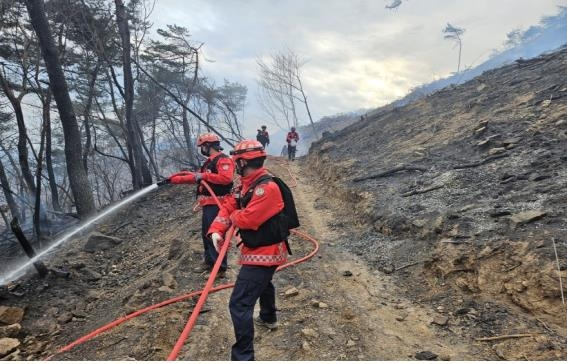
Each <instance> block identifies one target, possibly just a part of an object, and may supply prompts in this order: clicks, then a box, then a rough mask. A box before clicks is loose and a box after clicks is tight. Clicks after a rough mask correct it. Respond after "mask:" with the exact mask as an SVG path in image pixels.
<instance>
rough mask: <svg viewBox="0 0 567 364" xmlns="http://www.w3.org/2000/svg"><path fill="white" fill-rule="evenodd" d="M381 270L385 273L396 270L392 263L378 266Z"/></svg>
mask: <svg viewBox="0 0 567 364" xmlns="http://www.w3.org/2000/svg"><path fill="white" fill-rule="evenodd" d="M378 269H379V270H380V271H381V272H383V273H386V274H392V273H394V272H395V271H396V267H395V266H394V265H393V264H384V265H382V266H380V268H378Z"/></svg>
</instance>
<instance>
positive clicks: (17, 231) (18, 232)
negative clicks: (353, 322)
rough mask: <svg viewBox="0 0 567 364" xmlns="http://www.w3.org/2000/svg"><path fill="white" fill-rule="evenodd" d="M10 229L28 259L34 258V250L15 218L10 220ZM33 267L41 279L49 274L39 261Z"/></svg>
mask: <svg viewBox="0 0 567 364" xmlns="http://www.w3.org/2000/svg"><path fill="white" fill-rule="evenodd" d="M10 227H11V229H12V232H13V233H14V236H16V238H17V239H18V241H19V242H20V245H21V246H22V249H24V252H25V253H26V255H27V256H28V258H30V259H32V258H33V257H35V250H34V249H33V247H32V246H31V244H30V242H29V241H28V239H27V238H26V236H25V235H24V232H23V231H22V228H21V227H20V223H19V222H18V219H17V218H13V219H12V222H11V223H10ZM33 266H34V267H35V269H36V270H37V272H38V273H39V276H40V277H42V278H43V277H45V276H46V275H47V273H49V271H48V270H47V267H46V266H45V264H43V262H42V261H41V260H38V261H36V262H34V263H33Z"/></svg>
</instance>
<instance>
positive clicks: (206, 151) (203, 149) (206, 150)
mask: <svg viewBox="0 0 567 364" xmlns="http://www.w3.org/2000/svg"><path fill="white" fill-rule="evenodd" d="M209 150H210V148H209V147H205V146H202V147H201V154H202V155H204V156H205V157H208V156H209Z"/></svg>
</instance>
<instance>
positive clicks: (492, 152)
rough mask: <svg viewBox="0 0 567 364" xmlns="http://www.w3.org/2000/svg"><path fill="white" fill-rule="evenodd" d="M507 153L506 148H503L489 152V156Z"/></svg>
mask: <svg viewBox="0 0 567 364" xmlns="http://www.w3.org/2000/svg"><path fill="white" fill-rule="evenodd" d="M505 151H506V148H503V147H498V148H491V149H490V150H489V151H488V155H496V154H501V153H504V152H505Z"/></svg>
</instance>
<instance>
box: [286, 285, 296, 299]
mask: <svg viewBox="0 0 567 364" xmlns="http://www.w3.org/2000/svg"><path fill="white" fill-rule="evenodd" d="M298 294H299V290H298V289H297V288H295V287H291V288H289V289H288V290H286V291H285V292H284V297H285V298H290V297H293V296H297V295H298Z"/></svg>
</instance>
